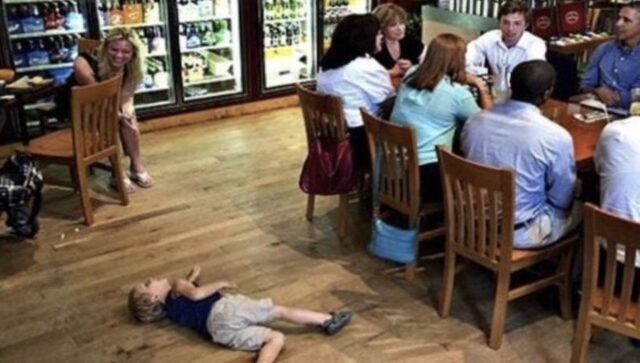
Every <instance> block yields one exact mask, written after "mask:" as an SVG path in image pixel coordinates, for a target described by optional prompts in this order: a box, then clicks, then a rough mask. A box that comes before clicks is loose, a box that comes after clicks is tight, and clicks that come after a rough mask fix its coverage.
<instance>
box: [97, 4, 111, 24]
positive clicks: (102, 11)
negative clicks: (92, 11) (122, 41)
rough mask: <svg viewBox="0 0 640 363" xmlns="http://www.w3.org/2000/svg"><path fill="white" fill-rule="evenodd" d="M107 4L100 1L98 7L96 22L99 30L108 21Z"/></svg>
mask: <svg viewBox="0 0 640 363" xmlns="http://www.w3.org/2000/svg"><path fill="white" fill-rule="evenodd" d="M107 13H108V10H107V2H106V0H102V1H100V4H99V5H98V22H99V24H100V28H102V27H104V26H106V25H107V24H109V19H108V18H107Z"/></svg>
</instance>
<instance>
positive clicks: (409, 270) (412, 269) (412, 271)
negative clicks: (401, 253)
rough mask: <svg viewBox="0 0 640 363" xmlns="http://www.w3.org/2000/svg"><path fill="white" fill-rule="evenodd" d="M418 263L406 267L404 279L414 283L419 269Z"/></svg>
mask: <svg viewBox="0 0 640 363" xmlns="http://www.w3.org/2000/svg"><path fill="white" fill-rule="evenodd" d="M417 264H418V263H417V262H412V263H410V264H408V265H407V266H405V268H404V279H405V280H407V281H413V279H415V278H416V269H417Z"/></svg>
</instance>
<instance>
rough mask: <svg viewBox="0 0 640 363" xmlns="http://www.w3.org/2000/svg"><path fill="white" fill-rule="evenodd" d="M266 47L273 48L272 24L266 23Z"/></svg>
mask: <svg viewBox="0 0 640 363" xmlns="http://www.w3.org/2000/svg"><path fill="white" fill-rule="evenodd" d="M263 31H264V48H265V49H269V48H271V25H269V24H266V25H265V26H264V30H263Z"/></svg>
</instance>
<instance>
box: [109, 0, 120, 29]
mask: <svg viewBox="0 0 640 363" xmlns="http://www.w3.org/2000/svg"><path fill="white" fill-rule="evenodd" d="M108 17H109V25H111V26H120V25H122V24H124V19H123V17H122V11H121V10H120V6H119V4H117V3H116V0H111V6H110V7H109V12H108Z"/></svg>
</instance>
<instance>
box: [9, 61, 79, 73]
mask: <svg viewBox="0 0 640 363" xmlns="http://www.w3.org/2000/svg"><path fill="white" fill-rule="evenodd" d="M71 67H73V62H65V63H53V64H43V65H40V66H32V67H21V68H16V72H17V73H26V72H37V71H47V70H50V69H61V68H71Z"/></svg>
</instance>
